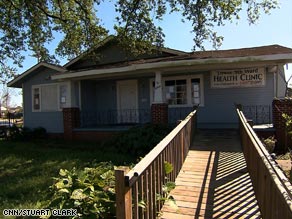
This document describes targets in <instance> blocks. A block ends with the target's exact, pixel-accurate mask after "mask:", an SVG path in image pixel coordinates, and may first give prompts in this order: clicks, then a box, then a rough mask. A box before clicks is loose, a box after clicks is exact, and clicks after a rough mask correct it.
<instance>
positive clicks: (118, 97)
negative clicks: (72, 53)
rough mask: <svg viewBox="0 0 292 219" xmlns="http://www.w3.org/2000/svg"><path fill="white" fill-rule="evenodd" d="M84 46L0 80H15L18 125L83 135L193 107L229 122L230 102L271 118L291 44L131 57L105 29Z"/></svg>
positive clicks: (221, 123)
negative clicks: (19, 98) (63, 59)
mask: <svg viewBox="0 0 292 219" xmlns="http://www.w3.org/2000/svg"><path fill="white" fill-rule="evenodd" d="M92 51H94V54H95V55H92V54H91V53H92ZM92 51H89V52H86V53H84V54H82V55H80V56H79V57H77V58H75V59H73V60H71V61H69V62H68V63H67V64H65V65H64V66H57V65H53V64H49V63H44V62H40V63H38V64H37V65H35V66H33V67H31V68H30V69H28V70H27V71H25V72H24V73H22V74H21V75H19V76H18V77H16V78H15V79H13V80H12V81H10V82H9V83H8V86H9V87H16V88H22V91H23V107H24V126H26V127H30V128H35V127H40V126H41V127H44V128H46V130H47V131H48V132H49V133H52V134H56V135H63V134H65V137H66V138H70V139H71V138H73V139H74V138H87V137H88V136H94V135H97V133H98V132H97V131H103V134H102V135H106V133H107V132H106V131H109V130H111V127H120V128H123V127H128V126H129V125H133V124H141V123H148V122H151V121H152V122H155V123H160V122H168V123H176V121H177V120H179V119H182V118H183V117H184V116H185V115H187V114H188V113H189V112H190V111H191V110H192V109H193V108H194V107H199V113H198V126H199V127H200V128H237V122H238V120H237V116H236V112H235V107H234V105H235V103H236V104H241V105H243V107H244V109H245V111H246V113H247V114H248V115H249V117H250V119H253V120H254V122H256V123H271V122H272V113H270V112H271V105H272V101H273V99H274V98H275V97H276V98H281V97H284V96H285V92H286V83H285V75H284V66H285V65H286V64H287V63H291V62H292V49H290V48H286V47H282V46H279V45H270V46H262V47H254V48H242V49H232V50H216V51H201V52H192V53H187V52H183V51H177V50H173V49H167V48H161V49H157V50H156V51H155V52H153V53H152V54H144V55H140V56H138V57H135V56H132V55H130V54H128V53H127V52H125V51H124V50H123V49H122V48H121V47H120V46H119V45H118V44H117V43H116V42H115V40H114V38H113V37H109V38H108V39H106V40H105V41H104V42H102V43H101V44H100V45H99V46H98V47H97V48H95V49H94V50H92ZM259 112H260V113H259Z"/></svg>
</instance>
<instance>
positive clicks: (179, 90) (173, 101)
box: [165, 80, 187, 105]
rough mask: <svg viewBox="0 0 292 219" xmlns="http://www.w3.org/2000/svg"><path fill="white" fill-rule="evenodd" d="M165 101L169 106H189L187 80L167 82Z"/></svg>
mask: <svg viewBox="0 0 292 219" xmlns="http://www.w3.org/2000/svg"><path fill="white" fill-rule="evenodd" d="M165 99H166V101H167V103H168V104H169V105H182V104H187V80H167V81H165Z"/></svg>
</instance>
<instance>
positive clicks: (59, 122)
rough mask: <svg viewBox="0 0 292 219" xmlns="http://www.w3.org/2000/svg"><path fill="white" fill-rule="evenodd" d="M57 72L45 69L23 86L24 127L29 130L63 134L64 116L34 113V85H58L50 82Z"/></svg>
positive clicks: (60, 114) (51, 113)
mask: <svg viewBox="0 0 292 219" xmlns="http://www.w3.org/2000/svg"><path fill="white" fill-rule="evenodd" d="M52 74H55V71H53V70H51V69H48V68H43V69H42V71H41V72H39V73H38V74H35V75H34V76H32V77H31V78H30V80H28V81H27V82H25V83H24V84H23V107H24V126H25V127H28V128H37V127H43V128H45V129H46V130H47V132H49V133H63V130H64V128H63V114H62V112H61V111H58V112H32V85H39V84H49V83H56V82H55V81H51V80H49V78H50V76H51V75H52Z"/></svg>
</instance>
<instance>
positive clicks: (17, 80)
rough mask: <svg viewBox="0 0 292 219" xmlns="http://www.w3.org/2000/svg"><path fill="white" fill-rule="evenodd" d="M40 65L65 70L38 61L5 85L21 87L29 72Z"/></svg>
mask: <svg viewBox="0 0 292 219" xmlns="http://www.w3.org/2000/svg"><path fill="white" fill-rule="evenodd" d="M42 67H45V68H49V69H53V70H55V71H57V72H65V71H66V69H65V68H63V67H62V66H59V65H54V64H49V63H46V62H39V63H38V64H36V65H34V66H33V67H31V68H30V69H28V70H26V71H25V72H23V73H22V74H21V75H19V76H17V77H16V78H14V79H13V80H11V81H10V82H8V83H7V86H8V87H16V88H21V87H22V83H23V81H25V80H26V79H27V78H28V77H29V76H30V75H31V73H33V72H36V71H37V70H38V69H40V68H42Z"/></svg>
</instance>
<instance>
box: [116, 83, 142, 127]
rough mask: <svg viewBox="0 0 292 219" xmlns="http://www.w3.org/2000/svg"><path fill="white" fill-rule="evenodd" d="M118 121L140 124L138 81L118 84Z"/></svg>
mask: <svg viewBox="0 0 292 219" xmlns="http://www.w3.org/2000/svg"><path fill="white" fill-rule="evenodd" d="M117 106H118V107H117V108H118V113H117V116H118V117H117V120H118V123H138V121H139V112H138V91H137V81H136V80H127V81H118V82H117Z"/></svg>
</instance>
